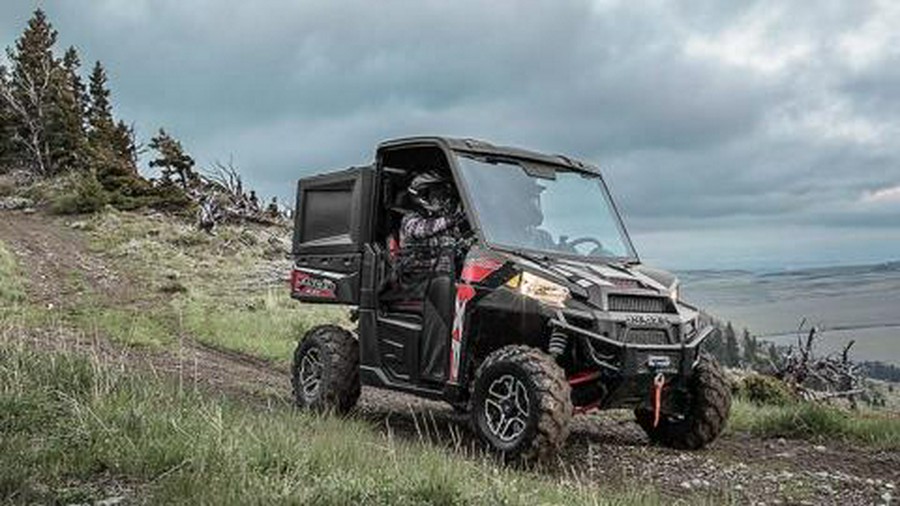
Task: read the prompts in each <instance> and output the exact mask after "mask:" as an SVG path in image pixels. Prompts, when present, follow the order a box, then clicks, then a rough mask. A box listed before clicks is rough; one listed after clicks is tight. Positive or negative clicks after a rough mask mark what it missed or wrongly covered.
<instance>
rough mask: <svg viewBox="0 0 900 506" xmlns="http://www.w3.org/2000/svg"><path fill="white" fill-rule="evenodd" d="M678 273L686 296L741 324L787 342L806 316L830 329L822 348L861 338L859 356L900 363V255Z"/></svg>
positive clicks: (836, 348)
mask: <svg viewBox="0 0 900 506" xmlns="http://www.w3.org/2000/svg"><path fill="white" fill-rule="evenodd" d="M678 274H679V277H680V278H681V282H682V293H683V297H684V298H685V300H687V301H689V302H691V303H694V304H697V305H699V306H700V307H702V308H704V309H706V310H707V311H708V312H710V313H712V314H713V315H715V316H716V317H718V318H720V319H722V320H725V321H731V322H732V323H733V324H734V326H735V327H736V328H737V329H740V328H743V327H746V328H748V329H749V330H750V331H751V332H752V333H753V334H755V335H757V336H759V337H761V338H764V339H767V340H771V341H774V342H776V343H778V344H785V345H786V344H791V343H794V342H796V338H797V328H798V326H799V325H800V322H801V321H802V320H803V319H804V318H805V319H806V321H807V324H814V325H817V326H818V327H819V328H820V329H821V330H822V331H823V332H824V333H823V339H822V341H821V344H820V347H819V348H818V349H819V351H820V352H822V353H830V352H835V351H839V350H840V349H841V348H842V347H843V346H844V345H845V344H846V343H847V342H848V341H850V340H851V339H855V340H856V344H855V345H854V347H853V350H854V351H853V354H852V356H853V357H854V358H855V359H856V360H873V361H882V362H887V363H893V364H900V262H890V263H884V264H877V265H862V266H840V267H820V268H814V269H803V270H790V271H775V272H752V271H742V270H733V271H711V270H707V271H683V272H679V273H678Z"/></svg>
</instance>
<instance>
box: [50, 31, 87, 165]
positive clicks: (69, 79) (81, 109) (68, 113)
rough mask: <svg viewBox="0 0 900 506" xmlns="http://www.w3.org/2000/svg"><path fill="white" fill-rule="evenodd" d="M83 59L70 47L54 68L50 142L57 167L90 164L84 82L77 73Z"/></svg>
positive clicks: (51, 153) (51, 154)
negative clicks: (58, 66) (85, 118)
mask: <svg viewBox="0 0 900 506" xmlns="http://www.w3.org/2000/svg"><path fill="white" fill-rule="evenodd" d="M80 66H81V59H80V58H79V57H78V52H77V51H76V50H75V48H74V47H70V48H69V49H68V50H67V51H66V53H65V55H64V56H63V60H62V67H61V68H60V69H58V71H57V72H55V75H54V81H53V92H54V102H55V105H54V107H53V108H52V109H51V114H50V128H49V130H48V142H49V144H50V150H51V151H50V156H51V159H52V160H53V161H54V163H55V165H56V167H57V168H58V169H60V170H62V169H82V170H83V169H86V168H87V167H88V165H89V162H90V160H89V154H88V140H87V136H86V134H85V129H84V114H85V93H84V83H83V82H82V81H81V77H80V76H79V75H78V70H79V68H80Z"/></svg>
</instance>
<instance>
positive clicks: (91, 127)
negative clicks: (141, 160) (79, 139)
mask: <svg viewBox="0 0 900 506" xmlns="http://www.w3.org/2000/svg"><path fill="white" fill-rule="evenodd" d="M110 95H111V93H110V90H109V87H108V84H107V77H106V70H105V69H104V68H103V65H102V64H101V63H100V62H96V63H95V64H94V68H93V70H92V71H91V77H90V82H89V84H88V101H87V125H88V140H89V142H90V147H91V157H92V159H93V165H94V167H95V168H96V171H97V178H98V179H99V181H100V183H101V184H102V185H103V187H104V188H105V189H106V190H107V191H110V192H113V193H114V194H121V195H125V196H138V195H141V194H142V193H144V192H145V191H146V190H147V188H148V185H147V184H145V182H144V181H143V180H142V178H141V177H140V175H139V174H138V170H137V148H136V147H135V142H134V133H133V131H132V129H131V128H130V127H128V126H127V125H126V124H125V123H124V122H122V121H119V122H118V123H117V122H116V120H115V118H113V113H112V102H111V100H110Z"/></svg>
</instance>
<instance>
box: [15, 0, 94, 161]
mask: <svg viewBox="0 0 900 506" xmlns="http://www.w3.org/2000/svg"><path fill="white" fill-rule="evenodd" d="M56 38H57V33H56V30H54V29H53V26H52V25H51V24H50V22H49V21H48V20H47V17H46V15H45V14H44V12H43V11H42V10H40V9H38V10H36V11H35V12H34V15H33V16H32V18H31V19H30V20H29V21H28V26H27V27H26V28H25V31H24V32H22V35H21V36H20V37H19V39H18V40H17V41H16V43H15V46H14V47H12V48H7V50H6V55H7V60H8V61H9V62H10V65H11V68H10V72H9V75H8V79H5V80H4V82H3V83H2V85H0V99H2V101H3V102H4V105H5V107H6V109H7V114H8V118H9V119H8V122H9V127H10V129H11V132H12V137H11V138H12V141H13V143H14V148H13V154H14V155H15V157H16V158H17V159H18V160H20V161H21V162H24V163H25V164H26V165H27V166H29V168H31V169H32V170H33V171H34V172H36V173H37V174H38V175H41V176H47V175H52V174H55V173H58V172H61V171H63V170H66V169H70V168H73V167H77V166H79V165H83V163H84V161H85V160H84V153H85V138H84V129H83V115H82V110H81V106H80V103H79V98H78V97H77V91H76V89H75V88H76V84H75V83H74V81H73V75H77V66H78V65H77V53H75V52H74V50H72V51H69V52H68V53H67V55H68V62H67V64H68V68H67V67H66V66H65V65H64V62H63V61H60V60H58V59H57V58H56V57H55V56H54V55H53V46H54V45H55V44H56Z"/></svg>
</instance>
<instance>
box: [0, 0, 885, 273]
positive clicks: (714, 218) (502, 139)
mask: <svg viewBox="0 0 900 506" xmlns="http://www.w3.org/2000/svg"><path fill="white" fill-rule="evenodd" d="M41 4H42V5H43V7H44V8H45V9H46V10H47V11H48V13H49V15H50V18H51V20H52V21H53V22H54V23H55V25H56V27H57V28H58V29H59V30H60V32H61V36H62V37H61V38H62V40H61V42H62V44H75V45H76V46H78V48H79V49H80V50H81V51H82V54H83V56H84V59H85V60H93V59H101V60H102V61H103V62H104V63H105V64H106V66H107V67H108V69H109V73H110V76H111V80H112V85H113V88H114V93H115V95H116V102H117V104H118V110H117V112H118V114H119V115H120V116H122V117H124V118H126V119H128V120H130V121H134V122H135V124H136V126H137V127H138V132H139V133H140V134H141V135H142V136H143V137H144V138H149V136H150V135H152V132H153V131H154V130H155V129H156V128H157V127H158V126H165V127H166V128H167V129H169V130H171V131H172V132H174V133H175V134H176V135H177V136H179V137H180V138H181V139H182V140H183V141H184V143H185V144H186V145H187V146H188V147H189V149H190V150H191V151H192V153H193V154H194V155H195V157H196V158H197V159H198V160H199V161H200V162H202V163H206V164H208V163H211V162H212V161H214V160H216V159H220V160H225V159H228V158H229V156H233V157H234V160H235V162H236V164H237V165H239V166H241V167H242V168H243V169H244V170H245V172H246V175H247V179H248V180H249V182H250V183H251V184H253V185H255V186H257V187H259V188H260V189H261V190H262V191H263V192H264V193H268V194H276V195H279V196H280V197H282V198H286V197H288V195H289V194H290V191H291V189H292V188H293V185H292V181H293V180H294V179H296V178H297V177H299V176H301V175H304V174H309V173H312V172H316V171H321V170H327V169H330V168H334V167H341V166H345V165H350V164H355V163H360V162H365V161H367V160H368V159H370V158H371V151H372V148H373V147H374V144H375V143H377V142H378V141H379V140H383V139H385V138H390V137H394V136H400V135H409V134H419V133H442V134H450V135H462V136H472V137H482V138H485V139H487V140H491V141H495V142H499V143H508V144H514V145H520V146H525V147H531V148H535V149H541V150H547V151H552V152H565V153H569V154H571V155H574V156H577V157H581V158H584V159H587V160H590V161H592V162H594V163H597V164H598V165H600V166H601V167H604V168H605V170H606V173H607V176H608V179H609V181H610V184H611V186H612V187H613V189H614V190H615V191H616V193H617V197H618V199H619V200H620V203H621V205H622V207H623V209H624V211H625V213H626V216H627V217H629V218H631V219H630V222H631V228H632V231H633V232H634V234H635V238H636V242H638V246H639V247H641V248H642V249H646V251H645V253H647V255H648V256H649V257H650V258H654V259H660V260H662V261H663V263H666V264H670V265H674V266H696V265H703V264H706V263H709V262H712V261H715V262H717V263H719V264H721V265H725V266H728V265H731V264H734V265H737V264H746V265H750V264H753V265H761V264H764V263H777V262H778V261H779V259H781V260H783V261H790V262H794V263H803V262H807V263H818V262H822V261H826V260H827V261H857V260H860V259H862V256H860V255H855V254H853V252H854V251H858V250H862V249H864V250H865V251H866V252H867V255H868V256H866V258H868V259H876V260H877V259H878V258H881V259H888V258H900V241H898V240H897V238H898V235H900V233H898V231H900V224H897V223H896V221H897V220H896V217H897V212H898V211H900V205H898V204H897V202H896V200H897V199H895V198H893V197H891V195H893V194H891V193H890V192H888V193H883V194H881V195H882V197H879V198H874V199H873V198H872V197H871V195H873V194H875V192H878V191H879V190H883V189H889V188H892V187H895V186H898V185H900V166H898V163H900V147H898V146H897V145H896V143H894V142H892V141H893V139H894V138H896V136H897V135H898V134H900V122H898V119H897V118H898V116H897V112H898V105H897V104H898V103H900V101H898V100H897V99H898V98H900V97H898V96H897V94H898V93H900V92H898V91H897V90H898V89H900V87H898V86H897V84H898V81H900V71H898V70H897V69H898V68H900V65H898V63H900V53H898V51H897V49H896V48H897V47H900V40H897V39H898V36H897V35H895V34H894V32H895V30H894V27H895V26H897V24H898V22H900V10H898V9H897V8H896V7H894V6H893V5H890V4H889V3H885V2H877V1H874V0H873V1H868V2H867V1H862V2H851V1H845V2H839V1H835V2H825V3H819V4H817V5H816V6H815V8H812V7H810V6H808V5H805V4H786V3H784V2H775V1H757V2H751V3H746V4H740V5H738V4H737V3H723V2H714V1H711V0H710V1H702V2H696V1H692V2H686V1H685V2H650V3H641V5H638V3H637V2H624V1H615V0H598V1H571V2H527V3H526V2H513V1H498V2H466V1H457V2H437V1H425V2H415V3H410V2H404V1H399V0H395V1H386V2H377V3H376V2H365V1H361V0H359V1H351V2H340V3H338V2H327V1H315V2H312V1H311V2H300V3H298V2H277V1H261V2H231V1H221V0H215V1H213V0H193V1H190V2H184V1H176V0H154V1H150V0H138V1H135V0H130V1H124V0H118V1H114V0H106V1H100V2H91V3H85V2H77V3H76V2H65V1H62V0H56V1H53V0H47V1H44V2H41ZM32 8H33V6H29V5H28V2H15V3H12V2H8V3H6V4H3V5H0V35H2V36H3V40H4V41H6V42H7V43H11V42H12V41H13V39H14V38H15V37H16V35H17V34H18V33H19V32H20V31H21V29H22V26H24V22H25V20H27V18H28V16H29V15H30V10H31V9H32ZM867 196H868V197H867ZM848 227H849V228H852V229H853V230H856V232H854V233H852V234H850V233H846V231H847V230H848ZM829 230H841V231H843V232H842V235H843V236H845V237H847V239H846V242H845V243H844V244H843V245H838V246H834V247H832V246H833V245H834V244H837V243H834V242H833V241H834V240H835V239H834V236H833V234H830V233H828V231H829ZM826 236H827V241H826V240H825V237H826ZM788 238H804V242H798V241H791V242H790V243H788V242H779V241H786V240H787V239H788ZM820 239H821V240H820ZM685 243H691V244H698V245H702V246H703V247H698V248H686V247H684V244H685ZM825 243H827V244H829V245H832V246H829V247H827V248H823V246H822V244H825ZM823 251H824V253H823ZM773 252H778V253H777V254H775V253H773Z"/></svg>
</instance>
